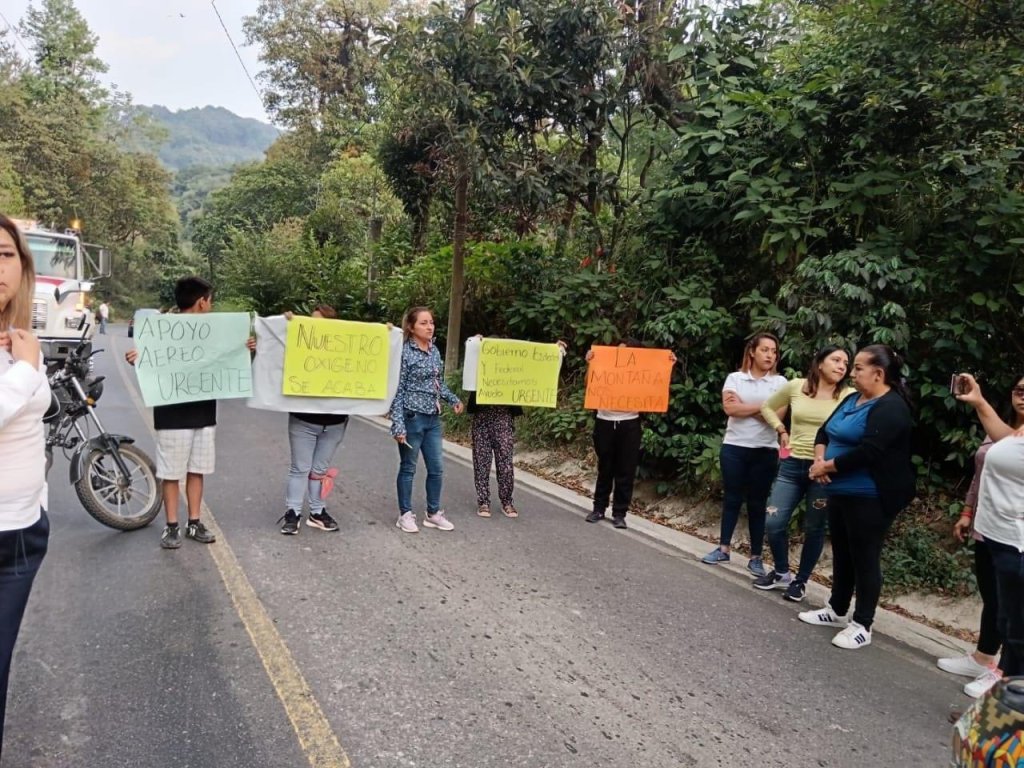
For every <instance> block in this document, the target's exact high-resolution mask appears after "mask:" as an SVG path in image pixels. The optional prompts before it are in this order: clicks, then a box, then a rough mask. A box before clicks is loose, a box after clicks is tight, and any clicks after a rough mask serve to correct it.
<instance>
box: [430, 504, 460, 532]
mask: <svg viewBox="0 0 1024 768" xmlns="http://www.w3.org/2000/svg"><path fill="white" fill-rule="evenodd" d="M423 527H424V528H437V530H439V531H454V530H455V526H454V525H452V523H451V521H450V520H449V519H448V518H447V517H445V516H444V510H443V509H439V510H437V512H435V513H434V514H432V515H431V514H429V513H428V514H426V515H424V516H423Z"/></svg>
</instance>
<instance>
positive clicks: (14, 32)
mask: <svg viewBox="0 0 1024 768" xmlns="http://www.w3.org/2000/svg"><path fill="white" fill-rule="evenodd" d="M0 19H3V21H4V24H6V25H7V28H8V29H9V30H11V34H12V35H14V39H15V40H17V41H18V45H20V46H21V47H22V48H23V49H24V51H25V53H27V54H28V56H29V58H30V59H31V58H32V51H30V50H29V49H28V46H27V45H25V41H24V40H22V39H21V35H19V34H18V30H17V29H15V27H14V25H13V24H11V22H9V21H8V20H7V17H6V16H4V13H3V11H0Z"/></svg>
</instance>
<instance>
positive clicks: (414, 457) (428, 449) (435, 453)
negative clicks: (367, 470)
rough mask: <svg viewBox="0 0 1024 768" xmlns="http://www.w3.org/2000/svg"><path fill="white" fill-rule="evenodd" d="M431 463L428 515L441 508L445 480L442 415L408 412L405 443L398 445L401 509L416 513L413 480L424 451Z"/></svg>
mask: <svg viewBox="0 0 1024 768" xmlns="http://www.w3.org/2000/svg"><path fill="white" fill-rule="evenodd" d="M421 451H422V453H423V463H424V464H426V465H427V514H428V515H432V514H434V513H435V512H437V511H438V510H440V509H441V483H442V481H443V479H444V463H443V462H442V458H441V452H442V444H441V416H440V415H439V414H436V413H414V412H412V411H406V412H405V444H404V445H403V444H402V443H399V444H398V456H399V459H400V463H399V465H398V480H397V481H396V483H395V484H396V486H397V488H398V511H399V514H405V513H406V512H412V479H413V477H415V475H416V462H417V461H418V460H419V457H420V452H421Z"/></svg>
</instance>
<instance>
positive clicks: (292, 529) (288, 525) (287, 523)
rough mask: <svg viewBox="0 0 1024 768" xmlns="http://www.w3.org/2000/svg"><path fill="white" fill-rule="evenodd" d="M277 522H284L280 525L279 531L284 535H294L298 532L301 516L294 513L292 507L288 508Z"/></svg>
mask: <svg viewBox="0 0 1024 768" xmlns="http://www.w3.org/2000/svg"><path fill="white" fill-rule="evenodd" d="M277 522H279V523H280V522H284V525H282V526H281V533H283V534H284V535H285V536H294V535H296V534H297V533H298V532H299V524H300V523H301V522H302V518H301V517H299V516H298V515H297V514H295V510H294V509H289V510H288V511H287V512H285V513H284V515H282V516H281V519H280V520H278V521H277Z"/></svg>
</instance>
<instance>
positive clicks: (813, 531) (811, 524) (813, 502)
mask: <svg viewBox="0 0 1024 768" xmlns="http://www.w3.org/2000/svg"><path fill="white" fill-rule="evenodd" d="M812 463H813V462H812V461H811V460H810V459H797V458H794V457H793V456H790V457H789V458H788V459H783V460H782V463H781V464H779V474H778V475H776V476H775V484H774V485H773V486H772V493H771V496H769V497H768V509H767V510H766V512H767V517H766V519H765V533H766V534H767V536H768V546H769V547H770V548H771V550H772V559H773V560H774V561H775V571H776V572H777V573H786V572H788V571H789V521H790V519H791V518H792V517H793V510H794V509H796V507H797V504H799V503H800V500H801V499H803V500H804V501H805V502H806V504H805V507H806V509H805V510H804V516H803V529H804V547H803V549H802V550H801V551H800V568H799V570H798V571H797V574H796V577H797V579H798V580H799V581H802V582H804V583H806V582H807V580H808V579H810V578H811V571H813V570H814V566H815V565H817V564H818V558H819V557H821V550H823V549H824V548H825V532H826V531H827V530H828V497H826V496H825V486H823V485H819V484H818V483H816V482H814V481H813V480H811V479H810V478H809V477H808V476H807V471H808V470H809V469H810V468H811V464H812Z"/></svg>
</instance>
